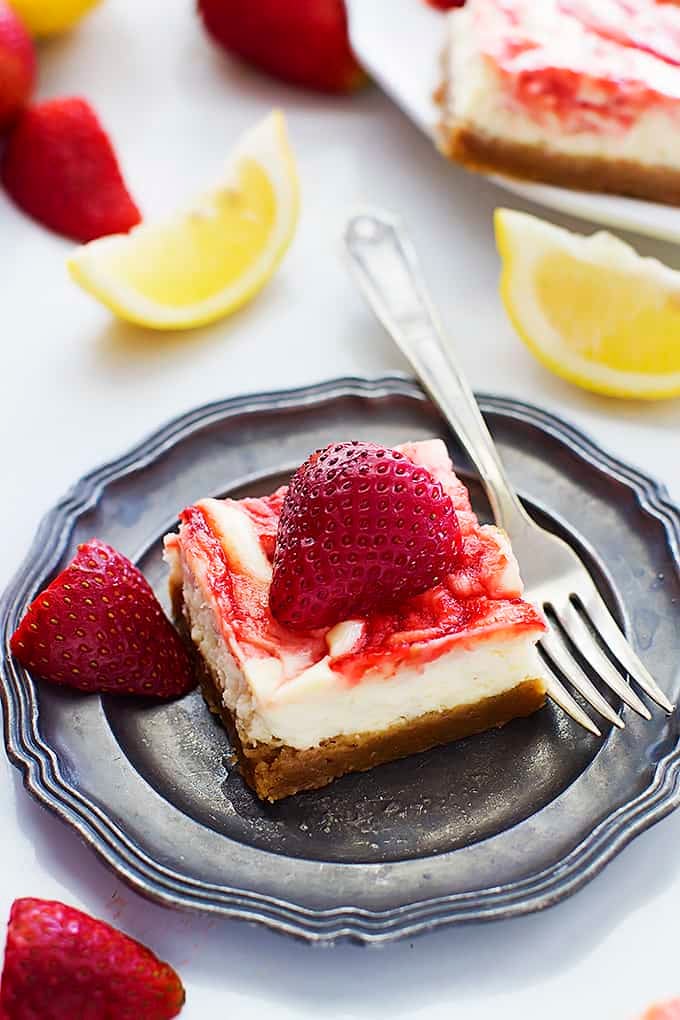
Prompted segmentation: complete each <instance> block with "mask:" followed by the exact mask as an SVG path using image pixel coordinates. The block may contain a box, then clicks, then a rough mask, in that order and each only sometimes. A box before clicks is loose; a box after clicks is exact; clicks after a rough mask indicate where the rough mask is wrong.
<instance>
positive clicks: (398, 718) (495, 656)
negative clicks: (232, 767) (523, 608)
mask: <svg viewBox="0 0 680 1020" xmlns="http://www.w3.org/2000/svg"><path fill="white" fill-rule="evenodd" d="M172 555H173V553H170V557H171V556H172ZM183 592H184V603H185V611H186V613H187V617H188V619H189V620H190V624H191V637H192V640H193V642H194V644H195V645H196V647H197V648H198V650H199V652H200V654H201V655H202V656H203V659H204V661H205V662H207V663H208V664H209V666H210V670H211V672H212V676H213V680H214V681H215V684H216V686H217V687H218V689H219V690H220V692H221V695H222V699H223V702H224V705H225V706H226V707H227V708H228V709H229V711H230V712H231V713H232V715H233V716H234V719H235V722H236V726H237V729H238V732H239V736H240V738H241V740H242V741H243V742H244V743H249V744H250V743H256V742H264V743H273V742H280V743H282V744H287V745H288V746H290V747H295V748H300V749H302V748H305V747H316V746H317V745H318V744H320V743H321V742H322V741H323V740H328V739H329V738H331V737H337V736H340V735H344V736H349V735H351V734H355V733H370V732H375V731H381V730H387V729H389V728H391V727H392V726H397V725H399V724H401V723H405V722H408V721H410V720H413V719H417V718H418V717H419V716H422V715H426V714H427V713H429V712H443V711H447V710H450V709H453V708H457V707H458V706H462V705H470V704H475V703H476V702H478V701H481V700H482V699H484V698H491V697H494V696H496V695H499V694H503V693H504V692H506V691H509V690H512V689H513V688H514V687H516V686H517V685H518V684H520V683H521V682H522V681H523V680H526V679H534V678H540V677H541V675H542V669H541V661H540V658H539V656H538V653H537V651H536V648H535V642H536V638H537V636H538V635H537V634H536V633H532V632H528V633H527V632H522V633H521V634H519V635H518V636H517V637H513V638H509V639H508V638H506V639H505V640H498V639H493V638H490V639H486V640H478V641H476V642H475V643H474V644H473V646H472V647H470V648H466V647H464V646H463V647H460V648H455V649H454V650H452V651H449V652H446V653H444V654H443V655H441V656H440V657H439V658H436V659H434V660H433V661H432V662H430V663H427V664H426V665H425V666H423V667H420V668H414V667H412V666H411V667H409V666H403V667H401V668H399V669H397V671H396V673H395V674H394V675H392V676H387V677H386V676H380V675H376V676H373V675H369V676H366V677H364V678H363V679H362V681H361V682H360V683H357V684H352V683H350V682H349V681H348V680H347V679H346V678H345V677H344V676H343V675H342V674H341V673H338V672H336V671H334V670H332V669H331V667H330V659H329V658H328V657H327V658H324V659H322V660H320V661H319V662H317V663H316V664H315V665H313V666H310V667H308V668H307V669H304V670H303V671H302V672H301V673H300V674H299V675H298V676H297V677H295V679H293V680H289V681H287V682H286V683H281V665H280V663H279V661H278V660H277V659H275V658H273V657H271V658H268V657H258V658H256V659H248V660H246V662H245V663H244V664H243V669H241V668H239V666H238V664H237V662H236V660H235V658H234V657H233V655H232V654H231V653H230V652H229V649H228V648H227V646H226V644H225V642H224V640H223V638H222V636H221V634H220V628H219V624H218V622H217V621H216V619H215V616H214V613H213V611H212V609H211V607H210V606H209V604H208V603H207V602H206V600H205V597H204V595H203V593H202V591H201V589H200V588H199V586H198V585H197V584H196V583H195V581H194V579H193V578H192V576H191V574H190V573H189V572H188V571H187V570H186V569H185V571H184V585H183ZM342 626H344V625H342ZM331 633H332V632H331Z"/></svg>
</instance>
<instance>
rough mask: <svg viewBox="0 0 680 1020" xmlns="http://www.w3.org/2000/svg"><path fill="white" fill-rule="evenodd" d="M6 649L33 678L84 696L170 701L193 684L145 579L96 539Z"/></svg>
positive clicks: (172, 631) (40, 599)
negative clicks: (89, 693) (96, 693)
mask: <svg viewBox="0 0 680 1020" xmlns="http://www.w3.org/2000/svg"><path fill="white" fill-rule="evenodd" d="M11 647H12V651H13V653H14V655H15V656H16V657H17V659H18V660H19V662H21V663H22V665H23V666H25V667H26V669H29V670H31V672H32V673H35V674H37V676H40V677H42V678H43V679H44V680H50V681H52V683H55V684H59V685H62V686H65V687H75V688H77V689H78V690H81V691H101V692H108V693H116V694H143V695H151V696H154V697H159V698H170V697H175V696H177V695H180V694H185V693H186V692H187V691H189V690H190V689H191V688H192V687H194V686H195V680H194V677H193V674H192V669H191V666H190V663H189V657H188V655H187V652H186V649H185V648H184V645H183V644H182V641H181V639H180V637H179V635H178V634H177V631H176V630H175V629H174V627H173V626H172V625H171V624H170V622H169V621H168V619H167V617H166V616H165V614H164V613H163V610H162V608H161V606H160V603H159V602H158V600H157V599H156V596H155V595H154V593H153V591H152V589H151V587H150V585H149V583H148V581H147V580H146V578H145V577H144V575H143V574H142V573H140V571H139V570H138V569H137V567H135V566H134V564H132V563H131V562H130V560H128V559H127V557H125V556H123V555H122V553H119V552H117V551H116V550H115V549H112V548H111V546H110V545H105V544H104V542H100V541H99V540H98V539H96V538H93V539H92V540H91V541H90V542H86V543H85V544H84V545H80V546H79V547H78V552H77V553H76V555H75V557H74V558H73V560H72V561H71V563H70V564H69V565H68V566H67V567H66V568H65V569H64V570H62V571H61V573H60V574H59V575H58V576H57V577H56V578H55V579H54V580H53V581H52V583H51V584H50V585H49V586H48V587H47V588H46V589H45V590H44V591H43V592H41V593H40V595H38V597H37V598H36V599H35V600H34V601H33V602H32V603H31V605H30V606H29V607H28V610H27V612H26V615H25V616H24V618H23V620H22V621H21V623H20V625H19V627H18V628H17V630H16V631H15V633H14V634H13V635H12V640H11Z"/></svg>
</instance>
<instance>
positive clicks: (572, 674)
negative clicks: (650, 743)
mask: <svg viewBox="0 0 680 1020" xmlns="http://www.w3.org/2000/svg"><path fill="white" fill-rule="evenodd" d="M541 645H542V647H543V648H544V650H545V651H546V652H547V653H548V656H549V657H550V659H551V660H552V662H553V663H554V664H555V665H556V666H557V668H558V669H559V670H560V672H562V673H563V674H564V676H565V677H566V678H567V680H568V681H569V683H571V684H572V685H573V686H574V687H575V688H576V690H577V691H578V692H579V693H580V694H582V695H583V697H584V698H585V699H586V701H588V702H590V704H591V705H592V706H593V708H594V709H595V710H596V711H597V712H599V713H600V715H603V716H604V717H605V719H608V720H609V722H610V723H613V724H614V726H617V727H618V728H619V729H620V730H622V729H623V728H624V726H625V723H624V722H623V720H622V719H620V718H619V716H618V715H617V714H616V712H615V711H614V709H613V708H612V706H611V705H610V704H609V702H608V701H606V700H605V699H604V698H603V697H602V695H601V694H600V692H599V691H598V689H597V687H596V686H595V684H594V683H592V682H591V680H590V679H589V678H588V677H587V676H586V674H585V673H584V672H583V670H582V669H581V667H580V666H579V664H578V662H577V661H576V659H575V658H574V656H573V655H572V653H571V651H570V650H569V649H568V648H567V646H566V644H565V643H564V641H563V640H562V637H561V635H560V633H559V631H558V630H557V629H556V628H555V627H552V626H551V628H550V630H549V631H548V633H547V634H546V635H545V636H544V637H543V638H542V639H541Z"/></svg>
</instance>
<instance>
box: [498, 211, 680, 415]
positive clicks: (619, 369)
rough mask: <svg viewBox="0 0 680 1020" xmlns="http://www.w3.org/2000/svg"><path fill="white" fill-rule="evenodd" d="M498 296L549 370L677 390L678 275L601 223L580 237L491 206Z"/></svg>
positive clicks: (651, 391) (652, 393)
mask: <svg viewBox="0 0 680 1020" xmlns="http://www.w3.org/2000/svg"><path fill="white" fill-rule="evenodd" d="M495 226H496V242H497V244H498V250H499V252H500V255H501V259H502V262H503V272H502V276H501V297H502V298H503V303H504V305H505V308H506V311H507V313H508V315H509V316H510V319H511V321H512V323H513V325H514V327H515V329H516V330H517V332H518V333H519V335H520V337H521V338H522V340H523V341H524V343H525V344H526V345H527V347H528V348H529V350H530V351H531V352H532V353H533V354H534V355H535V356H536V357H537V358H538V359H539V361H541V362H542V363H543V364H544V365H545V366H546V367H547V368H549V369H551V370H552V371H553V372H556V373H557V375H560V376H562V378H564V379H568V380H569V381H570V382H573V383H576V384H577V385H579V386H582V387H584V388H585V389H589V390H594V391H595V392H597V393H605V394H607V395H608V396H614V397H634V398H641V399H645V400H656V399H660V398H662V397H671V396H675V395H678V394H680V273H678V272H676V271H675V270H672V269H669V268H668V266H664V265H663V264H662V263H661V262H659V261H657V260H656V259H651V258H642V257H641V256H640V255H638V254H637V252H635V251H634V249H633V248H631V247H630V246H629V245H627V244H625V243H624V242H623V241H621V240H619V239H618V238H616V237H614V236H613V235H612V234H609V233H607V232H605V231H601V232H599V233H597V234H593V236H592V237H583V236H581V235H580V234H572V233H571V232H570V231H568V230H563V229H562V228H561V227H556V226H554V225H553V224H551V223H546V222H545V221H544V220H541V219H538V218H537V217H535V216H529V215H528V214H526V213H520V212H513V211H511V210H509V209H497V210H496V215H495Z"/></svg>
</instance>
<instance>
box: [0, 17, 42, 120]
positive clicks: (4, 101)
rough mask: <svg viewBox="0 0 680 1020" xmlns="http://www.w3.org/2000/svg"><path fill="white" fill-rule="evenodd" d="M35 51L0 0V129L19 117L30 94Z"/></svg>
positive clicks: (20, 26) (28, 36) (16, 20)
mask: <svg viewBox="0 0 680 1020" xmlns="http://www.w3.org/2000/svg"><path fill="white" fill-rule="evenodd" d="M34 82H35V49H34V47H33V42H32V40H31V37H30V35H29V34H28V32H27V31H26V29H25V28H24V24H23V22H22V21H20V19H19V17H18V16H17V15H16V14H15V13H14V11H13V10H12V9H11V8H10V7H8V6H7V4H5V3H3V2H2V0H0V128H4V127H6V126H7V125H8V124H9V123H10V122H11V121H12V120H14V118H15V117H16V115H17V114H18V113H19V111H20V109H21V107H22V106H23V105H24V103H25V102H26V101H27V99H28V97H29V96H30V94H31V92H32V90H33V84H34Z"/></svg>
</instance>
